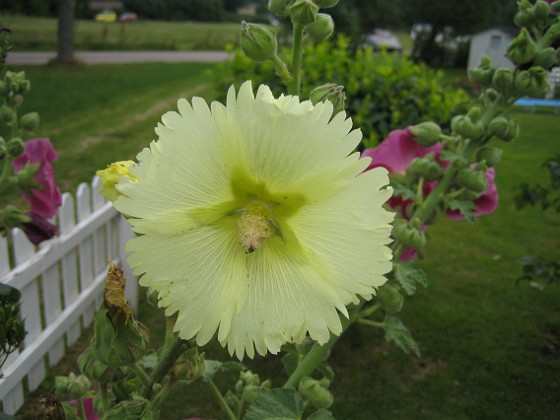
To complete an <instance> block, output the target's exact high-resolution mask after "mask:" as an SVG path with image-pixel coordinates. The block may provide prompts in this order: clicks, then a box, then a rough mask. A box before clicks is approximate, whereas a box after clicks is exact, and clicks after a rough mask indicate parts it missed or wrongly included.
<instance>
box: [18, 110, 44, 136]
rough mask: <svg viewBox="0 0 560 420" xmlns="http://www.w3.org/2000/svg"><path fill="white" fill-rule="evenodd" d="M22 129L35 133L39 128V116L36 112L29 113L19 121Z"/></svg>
mask: <svg viewBox="0 0 560 420" xmlns="http://www.w3.org/2000/svg"><path fill="white" fill-rule="evenodd" d="M19 125H20V127H21V128H23V129H24V130H27V131H33V130H35V129H36V128H37V127H38V126H39V114H37V113H36V112H28V113H27V114H25V115H24V116H23V117H21V119H20V120H19Z"/></svg>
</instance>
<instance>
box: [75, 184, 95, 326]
mask: <svg viewBox="0 0 560 420" xmlns="http://www.w3.org/2000/svg"><path fill="white" fill-rule="evenodd" d="M91 202H92V199H91V191H90V188H89V185H87V184H85V183H81V184H80V185H79V186H78V190H77V191H76V215H77V222H82V221H84V220H85V219H87V218H88V216H89V215H90V214H91V211H92V210H91V204H92V203H91ZM79 256H80V285H81V287H82V290H83V289H85V288H87V287H89V286H90V285H91V284H92V283H93V280H94V269H93V240H92V239H91V237H87V238H86V239H84V240H83V241H82V242H81V243H80V248H79ZM96 310H97V305H96V302H94V303H93V304H92V305H91V306H90V307H89V308H87V309H86V310H85V311H84V314H83V318H82V319H83V322H84V327H87V326H88V325H90V324H91V323H92V321H93V317H94V315H95V312H96Z"/></svg>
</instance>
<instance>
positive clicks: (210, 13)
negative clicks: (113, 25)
mask: <svg viewBox="0 0 560 420" xmlns="http://www.w3.org/2000/svg"><path fill="white" fill-rule="evenodd" d="M124 7H125V8H126V9H127V10H130V11H132V12H136V13H138V15H139V16H140V17H143V18H147V19H165V20H194V21H205V22H221V21H222V20H223V10H224V4H223V1H222V0H125V1H124Z"/></svg>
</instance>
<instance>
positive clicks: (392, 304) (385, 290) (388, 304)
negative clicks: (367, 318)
mask: <svg viewBox="0 0 560 420" xmlns="http://www.w3.org/2000/svg"><path fill="white" fill-rule="evenodd" d="M375 298H376V299H377V301H378V302H379V303H381V306H382V307H383V309H384V310H385V312H387V313H388V314H389V315H395V314H396V313H398V312H400V310H401V309H402V307H403V304H404V297H403V295H402V294H401V292H399V289H398V287H395V286H393V285H390V284H387V283H385V284H384V285H383V286H381V287H380V288H379V289H377V294H376V295H375Z"/></svg>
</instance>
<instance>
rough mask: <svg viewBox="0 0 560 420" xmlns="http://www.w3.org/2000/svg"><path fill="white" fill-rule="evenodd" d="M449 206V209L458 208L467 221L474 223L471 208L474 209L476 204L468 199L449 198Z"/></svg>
mask: <svg viewBox="0 0 560 420" xmlns="http://www.w3.org/2000/svg"><path fill="white" fill-rule="evenodd" d="M449 208H450V209H451V210H459V211H460V212H461V214H462V215H463V216H465V219H467V221H468V222H469V223H474V214H473V210H476V206H475V205H474V203H473V202H472V201H470V200H451V201H450V202H449Z"/></svg>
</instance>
